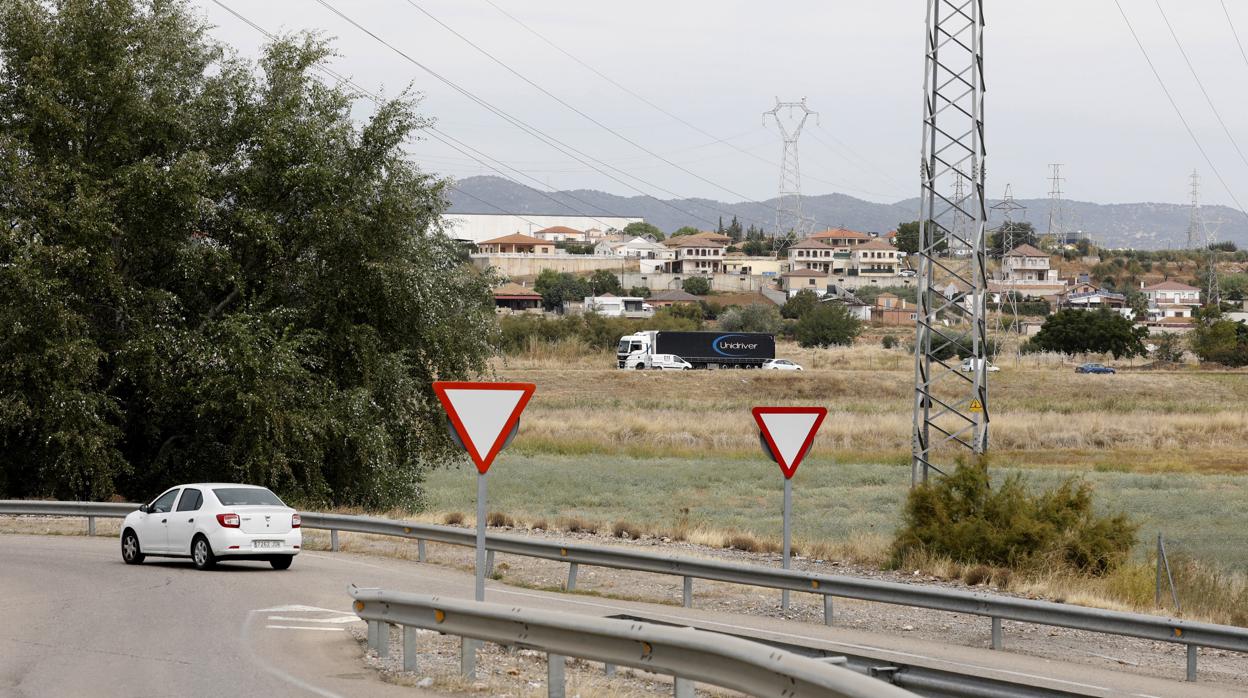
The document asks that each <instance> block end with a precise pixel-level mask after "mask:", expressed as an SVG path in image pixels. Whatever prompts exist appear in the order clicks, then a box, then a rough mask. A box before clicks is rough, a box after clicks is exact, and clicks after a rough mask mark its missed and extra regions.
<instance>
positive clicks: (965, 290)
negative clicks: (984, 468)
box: [911, 0, 988, 485]
mask: <svg viewBox="0 0 1248 698" xmlns="http://www.w3.org/2000/svg"><path fill="white" fill-rule="evenodd" d="M983 30H984V21H983V6H982V0H928V2H927V31H926V46H925V51H924V55H925V62H924V71H923V92H924V98H923V160H922V164H921V170H920V176H921V179H922V191H921V197H920V206H921V210H920V216H919V220H920V226H919V250H918V258H919V275H918V308H917V309H916V321H915V344H914V423H913V440H912V444H913V457H912V459H911V483H912V484H913V485H918V484H921V483H923V482H926V481H927V479H928V474H929V472H928V471H929V470H931V469H935V470H936V471H937V472H942V473H943V472H945V471H944V470H941V468H940V466H939V465H938V462H937V461H940V462H943V463H945V464H946V465H948V464H949V463H952V462H953V460H954V453H952V452H951V451H950V448H951V447H952V449H953V450H955V451H956V450H959V449H960V448H965V449H967V450H969V451H971V452H973V453H977V454H978V453H983V452H984V451H985V450H986V449H987V447H988V383H987V377H988V373H987V367H988V361H987V326H986V324H985V305H984V301H985V293H984V292H985V290H986V289H985V285H986V277H987V274H986V269H987V267H986V263H985V259H984V222H985V219H987V211H986V208H985V203H984V159H985V156H986V152H985V150H984V140H983V138H984V111H983V107H984V80H983V59H984V54H983ZM960 181H962V182H966V183H969V188H968V189H964V190H963V192H964V194H963V196H962V197H959V196H958V195H957V190H956V188H957V187H958V186H959V184H958V183H959V182H960ZM951 190H953V191H954V196H953V198H952V199H951V198H950V197H949V192H950V191H951ZM960 221H964V222H963V223H960ZM959 228H960V229H959ZM961 359H970V362H969V364H968V365H969V366H970V367H971V369H972V370H971V371H968V372H962V371H960V370H958V369H959V364H960V363H961Z"/></svg>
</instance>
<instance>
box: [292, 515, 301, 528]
mask: <svg viewBox="0 0 1248 698" xmlns="http://www.w3.org/2000/svg"><path fill="white" fill-rule="evenodd" d="M302 525H303V519H301V518H299V515H298V514H291V516H290V527H291V528H299V527H300V526H302Z"/></svg>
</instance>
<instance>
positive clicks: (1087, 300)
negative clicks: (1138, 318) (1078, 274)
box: [1056, 287, 1130, 312]
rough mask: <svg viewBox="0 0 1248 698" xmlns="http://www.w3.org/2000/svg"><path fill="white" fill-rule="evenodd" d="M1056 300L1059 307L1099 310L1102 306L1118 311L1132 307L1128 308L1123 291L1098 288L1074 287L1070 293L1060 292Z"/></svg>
mask: <svg viewBox="0 0 1248 698" xmlns="http://www.w3.org/2000/svg"><path fill="white" fill-rule="evenodd" d="M1076 288H1082V287H1076ZM1056 301H1057V306H1058V307H1059V308H1076V309H1079V310H1099V309H1101V308H1109V309H1110V310H1116V311H1118V312H1122V311H1123V310H1130V308H1127V297H1126V295H1124V294H1122V293H1113V292H1112V291H1104V290H1101V289H1098V288H1093V289H1090V290H1087V289H1083V290H1075V289H1072V290H1071V292H1069V293H1063V294H1059V295H1058V296H1057V297H1056Z"/></svg>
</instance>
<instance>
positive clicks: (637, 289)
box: [628, 286, 650, 298]
mask: <svg viewBox="0 0 1248 698" xmlns="http://www.w3.org/2000/svg"><path fill="white" fill-rule="evenodd" d="M628 295H630V296H633V297H634V298H649V297H650V287H649V286H634V287H632V288H630V289H628Z"/></svg>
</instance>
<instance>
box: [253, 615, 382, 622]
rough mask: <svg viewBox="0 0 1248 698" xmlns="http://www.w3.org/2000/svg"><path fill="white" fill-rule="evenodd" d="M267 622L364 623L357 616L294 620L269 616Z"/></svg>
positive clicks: (294, 618) (290, 617)
mask: <svg viewBox="0 0 1248 698" xmlns="http://www.w3.org/2000/svg"><path fill="white" fill-rule="evenodd" d="M268 620H286V621H295V622H296V623H354V622H356V621H359V622H361V623H363V622H364V619H363V618H360V617H358V616H338V617H337V618H296V617H294V616H269V617H268Z"/></svg>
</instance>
